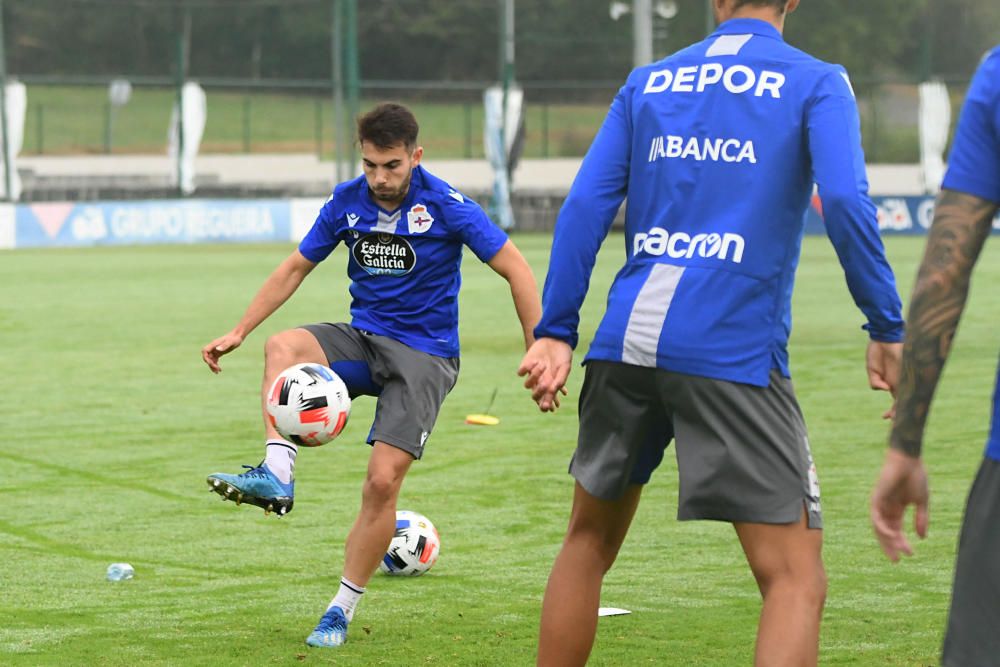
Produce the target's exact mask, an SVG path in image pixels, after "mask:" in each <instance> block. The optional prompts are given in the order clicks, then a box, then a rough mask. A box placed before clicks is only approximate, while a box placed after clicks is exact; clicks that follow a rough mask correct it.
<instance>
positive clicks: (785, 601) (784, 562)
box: [734, 512, 827, 667]
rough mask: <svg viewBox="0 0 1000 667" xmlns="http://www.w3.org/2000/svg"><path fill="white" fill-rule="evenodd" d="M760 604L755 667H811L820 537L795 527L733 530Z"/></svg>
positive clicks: (822, 575) (819, 600) (820, 589)
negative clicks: (753, 579)
mask: <svg viewBox="0 0 1000 667" xmlns="http://www.w3.org/2000/svg"><path fill="white" fill-rule="evenodd" d="M734 527H735V528H736V534H737V535H738V536H739V538H740V543H741V544H742V545H743V551H744V552H745V553H746V556H747V562H749V563H750V569H751V570H753V574H754V577H755V578H756V579H757V586H758V588H760V593H761V595H762V596H763V598H764V605H763V608H762V609H761V612H760V625H759V626H758V628H757V649H756V652H755V655H754V665H756V666H757V667H772V666H782V667H784V666H789V667H792V666H794V667H812V666H814V665H816V663H817V660H818V653H819V626H820V618H821V616H822V614H823V604H824V602H825V601H826V586H827V583H826V572H825V570H824V569H823V559H822V555H821V550H822V544H823V531H821V530H811V529H809V528H808V527H807V525H806V520H805V514H804V512H803V518H802V520H801V521H799V522H798V523H794V524H788V525H767V524H755V523H737V524H734Z"/></svg>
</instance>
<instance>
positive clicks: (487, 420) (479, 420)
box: [465, 415, 500, 426]
mask: <svg viewBox="0 0 1000 667" xmlns="http://www.w3.org/2000/svg"><path fill="white" fill-rule="evenodd" d="M465 423H466V424H475V425H476V426H496V425H497V424H499V423H500V420H499V419H498V418H496V417H494V416H493V415H469V416H468V417H466V418H465Z"/></svg>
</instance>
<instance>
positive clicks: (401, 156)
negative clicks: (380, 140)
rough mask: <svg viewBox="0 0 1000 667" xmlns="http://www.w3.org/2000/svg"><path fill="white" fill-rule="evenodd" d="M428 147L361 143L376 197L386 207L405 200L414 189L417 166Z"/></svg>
mask: <svg viewBox="0 0 1000 667" xmlns="http://www.w3.org/2000/svg"><path fill="white" fill-rule="evenodd" d="M423 152H424V149H423V148H421V147H420V146H417V147H416V148H414V149H413V150H412V151H410V150H407V148H406V146H405V145H404V144H397V145H395V146H393V147H392V148H379V147H378V146H376V145H375V144H373V143H371V142H368V141H364V142H362V143H361V165H362V167H363V168H364V171H365V180H367V181H368V188H369V190H370V191H371V195H372V199H374V200H375V202H376V203H377V204H378V205H379V206H381V207H382V208H386V209H393V208H396V207H397V206H399V205H400V204H402V203H403V199H405V198H406V193H407V191H408V190H409V189H410V178H412V176H413V168H414V167H416V166H417V165H418V164H420V157H421V156H422V155H423Z"/></svg>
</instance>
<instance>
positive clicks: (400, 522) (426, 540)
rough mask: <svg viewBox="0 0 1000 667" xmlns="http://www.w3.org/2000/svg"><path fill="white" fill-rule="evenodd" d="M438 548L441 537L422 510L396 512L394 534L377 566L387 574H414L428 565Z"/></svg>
mask: <svg viewBox="0 0 1000 667" xmlns="http://www.w3.org/2000/svg"><path fill="white" fill-rule="evenodd" d="M440 550H441V538H440V537H438V532H437V529H436V528H435V527H434V524H433V523H431V522H430V519H428V518H427V517H425V516H424V515H423V514H417V513H416V512H410V511H407V510H399V511H398V512H396V534H395V535H393V538H392V542H390V543H389V549H388V550H387V551H386V554H385V557H384V558H383V559H382V563H381V565H379V569H380V570H382V572H385V573H386V574H392V575H409V576H416V575H420V574H423V573H424V572H426V571H427V570H429V569H431V566H432V565H434V563H435V561H437V557H438V552H439V551H440Z"/></svg>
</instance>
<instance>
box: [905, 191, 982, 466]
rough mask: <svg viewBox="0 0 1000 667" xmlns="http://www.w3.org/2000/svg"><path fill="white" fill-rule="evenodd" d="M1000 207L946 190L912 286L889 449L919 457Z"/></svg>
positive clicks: (940, 201) (939, 198) (938, 203)
mask: <svg viewBox="0 0 1000 667" xmlns="http://www.w3.org/2000/svg"><path fill="white" fill-rule="evenodd" d="M996 211H997V205H996V204H994V203H993V202H989V201H985V200H982V199H979V198H978V197H973V196H971V195H967V194H963V193H960V192H954V191H951V190H943V191H942V192H941V195H940V196H939V197H938V200H937V206H936V208H935V210H934V222H933V224H932V225H931V230H930V236H929V238H928V240H927V249H926V251H925V253H924V259H923V261H922V262H921V264H920V270H919V272H918V273H917V283H916V285H915V286H914V288H913V295H912V297H911V301H910V311H909V317H908V318H907V322H906V344H905V346H904V348H903V365H902V372H901V375H900V380H899V387H898V388H897V392H896V418H895V421H894V423H893V428H892V433H891V435H890V436H889V445H890V446H891V447H893V448H894V449H898V450H900V451H902V452H904V453H906V454H909V455H910V456H919V455H920V450H921V448H922V446H923V434H924V425H925V424H926V421H927V410H928V408H929V407H930V403H931V398H932V397H933V396H934V390H935V388H936V387H937V383H938V380H939V379H940V377H941V369H942V368H943V367H944V362H945V360H946V359H947V358H948V352H949V350H950V349H951V342H952V338H953V337H954V335H955V330H956V329H957V328H958V320H959V318H960V317H961V315H962V310H963V308H965V301H966V298H967V297H968V294H969V280H970V277H971V274H972V267H973V266H974V265H975V263H976V259H978V257H979V252H980V251H981V250H982V248H983V242H984V241H985V240H986V237H987V236H988V235H989V233H990V228H991V227H992V222H993V216H994V215H995V214H996Z"/></svg>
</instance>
